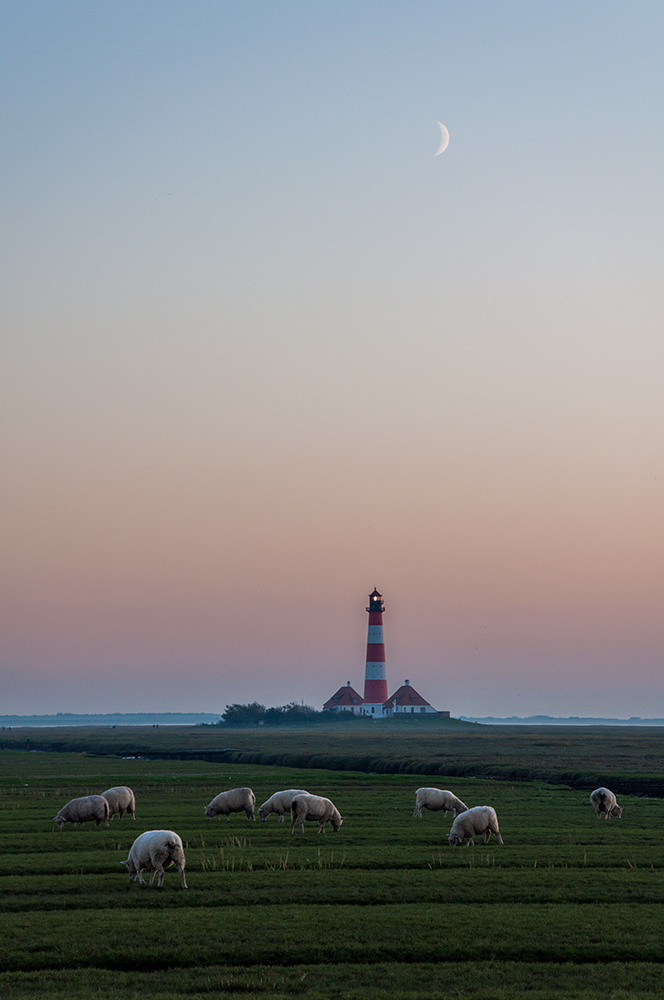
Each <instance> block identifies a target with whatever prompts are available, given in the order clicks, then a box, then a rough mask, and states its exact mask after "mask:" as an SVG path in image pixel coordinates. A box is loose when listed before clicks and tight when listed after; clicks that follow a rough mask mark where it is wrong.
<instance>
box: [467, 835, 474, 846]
mask: <svg viewBox="0 0 664 1000" xmlns="http://www.w3.org/2000/svg"><path fill="white" fill-rule="evenodd" d="M474 846H475V841H474V840H473V838H472V837H469V838H468V843H467V844H466V847H474Z"/></svg>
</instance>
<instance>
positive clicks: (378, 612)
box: [362, 589, 388, 719]
mask: <svg viewBox="0 0 664 1000" xmlns="http://www.w3.org/2000/svg"><path fill="white" fill-rule="evenodd" d="M384 610H385V605H384V604H383V595H382V594H379V593H378V591H377V590H375V589H374V591H373V593H371V594H369V607H368V608H367V611H368V612H369V633H368V635H367V664H366V667H365V671H364V704H363V705H362V712H363V714H364V715H371V716H373V718H374V719H376V718H378V719H380V718H382V715H383V705H384V704H385V702H386V701H387V698H388V691H387V674H386V672H385V643H384V641H383V611H384Z"/></svg>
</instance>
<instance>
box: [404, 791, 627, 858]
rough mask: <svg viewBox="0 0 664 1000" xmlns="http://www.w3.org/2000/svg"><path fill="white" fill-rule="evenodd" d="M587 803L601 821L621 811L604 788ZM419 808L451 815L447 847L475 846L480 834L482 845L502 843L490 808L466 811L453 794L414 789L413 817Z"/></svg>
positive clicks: (466, 808) (496, 821)
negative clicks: (493, 838)
mask: <svg viewBox="0 0 664 1000" xmlns="http://www.w3.org/2000/svg"><path fill="white" fill-rule="evenodd" d="M590 803H591V805H592V806H593V808H594V810H595V812H596V813H597V819H599V817H600V815H601V814H602V813H604V819H609V817H610V816H615V818H616V819H620V817H621V815H622V809H621V807H620V806H619V805H618V803H617V802H616V797H615V795H614V794H613V792H612V791H610V790H609V789H608V788H596V789H595V791H594V792H591V793H590ZM423 809H431V810H432V811H434V812H437V811H440V810H442V812H443V815H444V816H446V815H447V813H448V812H451V813H452V815H453V817H454V822H453V823H452V829H451V830H450V832H449V834H448V836H447V839H448V840H449V842H450V846H451V847H456V845H457V844H462V843H463V842H464V840H465V841H467V844H468V847H473V846H474V845H475V840H474V838H475V836H481V835H482V834H484V843H485V844H488V843H489V840H490V838H491V834H492V833H493V834H494V835H495V836H496V837H497V838H498V843H499V844H502V843H503V838H502V837H501V836H500V830H499V828H498V817H497V816H496V810H495V809H494V808H493V806H473V808H472V809H469V808H468V806H467V805H466V803H465V802H462V801H461V799H458V798H457V797H456V795H454V793H453V792H449V791H447V790H446V789H443V788H418V789H417V791H416V793H415V812H414V813H413V816H418V817H419V818H421V817H422V810H423Z"/></svg>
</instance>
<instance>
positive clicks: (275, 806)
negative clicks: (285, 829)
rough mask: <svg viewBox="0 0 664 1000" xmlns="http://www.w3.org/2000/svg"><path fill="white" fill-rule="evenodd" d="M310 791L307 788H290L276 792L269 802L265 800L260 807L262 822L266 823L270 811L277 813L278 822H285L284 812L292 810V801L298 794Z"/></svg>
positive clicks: (259, 814)
mask: <svg viewBox="0 0 664 1000" xmlns="http://www.w3.org/2000/svg"><path fill="white" fill-rule="evenodd" d="M308 794H309V792H308V791H307V790H306V789H305V788H288V789H286V790H285V791H283V792H275V793H274V795H271V796H270V798H269V799H268V800H267V802H264V803H263V805H262V806H259V808H258V816H259V818H260V820H261V823H266V822H267V818H268V816H269V815H270V813H273V812H275V813H276V814H277V822H278V823H283V821H284V813H285V812H290V807H291V802H292V801H293V799H294V797H295V796H296V795H308Z"/></svg>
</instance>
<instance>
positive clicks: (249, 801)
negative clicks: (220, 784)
mask: <svg viewBox="0 0 664 1000" xmlns="http://www.w3.org/2000/svg"><path fill="white" fill-rule="evenodd" d="M255 805H256V796H255V795H254V793H253V792H252V790H251V789H250V788H230V789H229V790H228V791H227V792H220V793H219V795H217V796H215V798H213V799H212V802H210V804H209V805H207V806H205V815H206V816H207V818H208V819H214V817H215V816H216V817H217V819H220V818H221V816H222V815H223V816H225V817H226V819H228V820H230V818H231V816H230V814H231V813H239V812H242V810H244V811H245V812H246V814H247V819H255V818H256V817H255V816H254V807H255Z"/></svg>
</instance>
